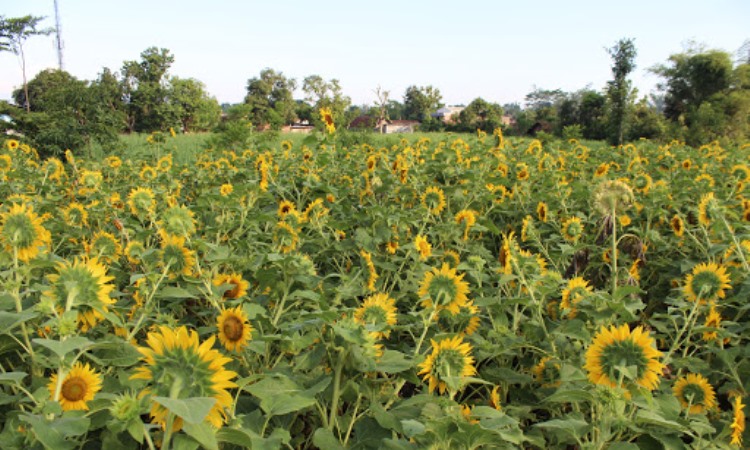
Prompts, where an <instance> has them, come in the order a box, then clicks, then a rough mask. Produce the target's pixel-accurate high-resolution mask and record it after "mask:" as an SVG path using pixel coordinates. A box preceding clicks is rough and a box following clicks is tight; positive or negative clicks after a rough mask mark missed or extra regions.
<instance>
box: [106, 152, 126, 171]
mask: <svg viewBox="0 0 750 450" xmlns="http://www.w3.org/2000/svg"><path fill="white" fill-rule="evenodd" d="M104 164H106V165H107V167H109V168H110V169H118V168H119V167H120V166H122V159H120V158H119V157H118V156H115V155H112V156H107V157H106V158H104Z"/></svg>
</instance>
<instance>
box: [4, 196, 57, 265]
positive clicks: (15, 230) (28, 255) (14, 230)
mask: <svg viewBox="0 0 750 450" xmlns="http://www.w3.org/2000/svg"><path fill="white" fill-rule="evenodd" d="M0 220H2V225H0V242H2V244H3V245H4V246H5V250H7V251H8V252H9V253H11V254H13V252H17V255H18V259H19V260H21V261H23V262H29V261H30V260H32V259H34V258H36V256H37V255H38V254H39V247H42V246H44V245H45V244H47V245H49V244H50V242H51V239H52V238H51V235H50V233H49V231H47V230H46V229H45V228H44V227H43V226H42V218H41V217H39V216H37V215H36V214H34V208H33V207H31V206H26V205H22V204H15V203H14V204H13V205H12V206H11V207H10V210H8V212H6V213H3V214H0Z"/></svg>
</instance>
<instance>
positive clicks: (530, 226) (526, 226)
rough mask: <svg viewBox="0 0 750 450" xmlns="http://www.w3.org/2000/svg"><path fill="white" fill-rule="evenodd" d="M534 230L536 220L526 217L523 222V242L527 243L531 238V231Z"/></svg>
mask: <svg viewBox="0 0 750 450" xmlns="http://www.w3.org/2000/svg"><path fill="white" fill-rule="evenodd" d="M533 230H534V219H533V218H532V217H531V216H530V215H526V217H524V218H523V221H522V222H521V242H526V241H527V239H528V237H529V231H533Z"/></svg>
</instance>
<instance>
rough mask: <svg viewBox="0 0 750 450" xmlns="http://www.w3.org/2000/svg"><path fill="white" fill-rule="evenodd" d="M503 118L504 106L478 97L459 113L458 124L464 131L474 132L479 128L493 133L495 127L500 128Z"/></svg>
mask: <svg viewBox="0 0 750 450" xmlns="http://www.w3.org/2000/svg"><path fill="white" fill-rule="evenodd" d="M502 118H503V108H502V106H500V105H498V104H497V103H490V102H488V101H486V100H484V99H482V98H476V99H474V100H473V101H472V102H471V103H469V105H468V106H466V108H464V110H463V111H461V113H460V114H459V115H458V124H459V127H460V129H461V130H463V131H469V132H474V131H476V130H477V129H479V130H483V131H486V132H488V133H492V132H493V131H494V130H495V128H500V126H501V125H502Z"/></svg>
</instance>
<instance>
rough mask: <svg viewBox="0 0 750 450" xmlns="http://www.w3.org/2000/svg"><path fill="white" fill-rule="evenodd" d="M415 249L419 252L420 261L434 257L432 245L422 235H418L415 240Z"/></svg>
mask: <svg viewBox="0 0 750 450" xmlns="http://www.w3.org/2000/svg"><path fill="white" fill-rule="evenodd" d="M414 247H415V248H416V249H417V252H419V259H420V260H422V261H424V260H426V259H427V258H429V257H430V255H432V245H430V242H429V241H428V240H427V238H426V237H424V236H422V235H421V234H418V235H417V237H416V238H414Z"/></svg>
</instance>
